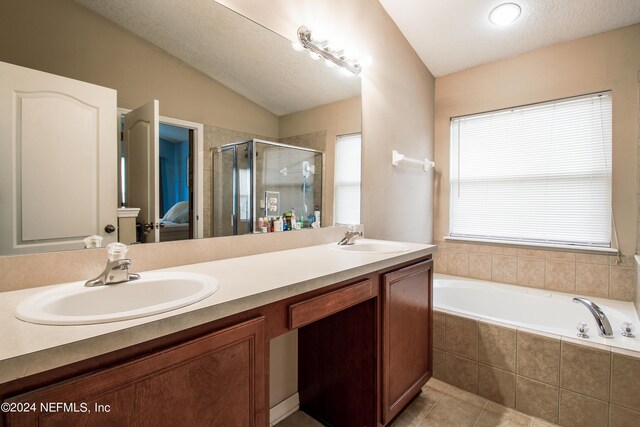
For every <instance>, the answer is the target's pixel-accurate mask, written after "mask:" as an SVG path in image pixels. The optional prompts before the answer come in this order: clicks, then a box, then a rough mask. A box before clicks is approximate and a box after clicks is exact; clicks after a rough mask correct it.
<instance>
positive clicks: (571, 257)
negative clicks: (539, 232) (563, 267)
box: [547, 251, 576, 261]
mask: <svg viewBox="0 0 640 427" xmlns="http://www.w3.org/2000/svg"><path fill="white" fill-rule="evenodd" d="M547 259H554V260H556V261H575V260H576V254H575V252H565V251H547Z"/></svg>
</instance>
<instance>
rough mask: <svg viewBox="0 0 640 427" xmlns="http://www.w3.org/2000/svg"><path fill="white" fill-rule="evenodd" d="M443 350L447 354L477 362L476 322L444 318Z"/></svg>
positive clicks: (462, 318)
mask: <svg viewBox="0 0 640 427" xmlns="http://www.w3.org/2000/svg"><path fill="white" fill-rule="evenodd" d="M445 349H446V351H447V352H448V353H454V354H457V355H458V356H463V357H466V358H467V359H471V360H474V361H477V360H478V322H477V321H475V320H471V319H467V318H464V317H459V316H449V315H446V316H445Z"/></svg>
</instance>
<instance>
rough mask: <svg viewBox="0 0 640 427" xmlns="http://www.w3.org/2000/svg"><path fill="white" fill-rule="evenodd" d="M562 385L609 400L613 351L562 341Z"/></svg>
mask: <svg viewBox="0 0 640 427" xmlns="http://www.w3.org/2000/svg"><path fill="white" fill-rule="evenodd" d="M560 366H561V372H560V387H562V388H566V389H568V390H572V391H575V392H578V393H581V394H586V395H587V396H591V397H594V398H596V399H600V400H604V401H607V402H608V401H609V383H610V381H611V352H608V351H602V350H597V349H595V348H589V347H585V346H581V345H576V344H569V343H567V342H563V343H562V350H561V363H560Z"/></svg>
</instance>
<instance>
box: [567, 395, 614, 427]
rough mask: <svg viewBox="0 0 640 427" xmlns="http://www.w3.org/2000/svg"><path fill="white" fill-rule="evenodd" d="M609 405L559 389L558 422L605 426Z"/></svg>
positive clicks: (576, 426) (579, 426) (570, 425)
mask: <svg viewBox="0 0 640 427" xmlns="http://www.w3.org/2000/svg"><path fill="white" fill-rule="evenodd" d="M608 412H609V405H608V404H607V402H603V401H601V400H597V399H593V398H591V397H587V396H583V395H581V394H577V393H573V392H571V391H568V390H562V389H561V390H560V410H559V421H558V424H560V425H562V426H566V427H583V426H589V427H607V424H608V420H607V419H608V415H609V414H608Z"/></svg>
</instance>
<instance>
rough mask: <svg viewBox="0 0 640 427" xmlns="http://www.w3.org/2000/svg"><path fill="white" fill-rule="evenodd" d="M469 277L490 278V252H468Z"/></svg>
mask: <svg viewBox="0 0 640 427" xmlns="http://www.w3.org/2000/svg"><path fill="white" fill-rule="evenodd" d="M469 277H472V278H474V279H482V280H491V254H485V253H476V252H470V253H469Z"/></svg>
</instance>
